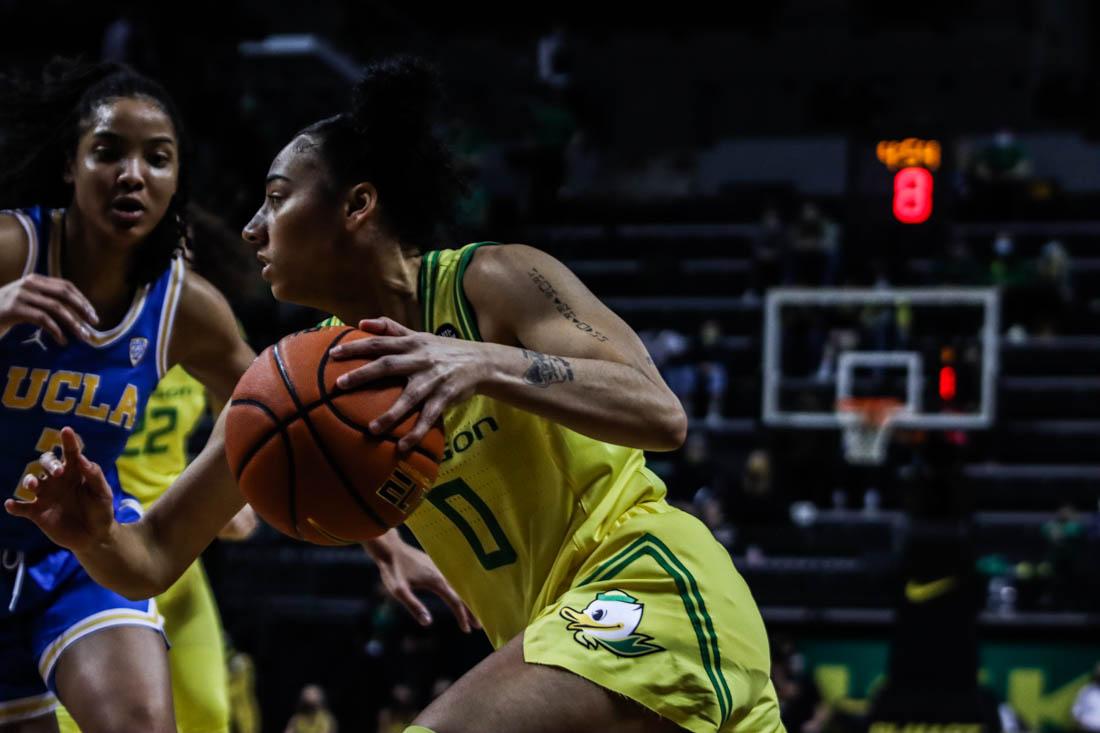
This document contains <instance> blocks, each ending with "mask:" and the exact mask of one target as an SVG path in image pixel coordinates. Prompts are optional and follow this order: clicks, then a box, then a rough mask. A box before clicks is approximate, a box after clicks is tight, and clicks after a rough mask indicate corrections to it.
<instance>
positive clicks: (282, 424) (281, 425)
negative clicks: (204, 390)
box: [229, 397, 442, 463]
mask: <svg viewBox="0 0 1100 733" xmlns="http://www.w3.org/2000/svg"><path fill="white" fill-rule="evenodd" d="M238 404H240V405H251V404H256V405H262V404H263V403H262V402H257V401H255V400H250V399H248V398H243V397H242V398H238V399H235V400H233V401H232V402H230V403H229V406H230V407H233V406H234V405H238ZM323 406H327V407H329V409H331V408H332V406H331V405H328V403H326V402H325V401H324V400H317V401H316V402H310V403H309V404H308V405H305V406H303V407H302V414H305V413H309V412H313V411H314V410H316V409H317V408H318V407H323ZM272 419H275V416H274V414H272ZM299 419H301V415H295V416H294V417H289V418H286V419H283V420H276V422H275V427H273V428H271V430H269V431H267V433H265V434H264V435H263V436H262V437H261V438H260V440H259V441H257V446H256V450H255V451H253V452H252V454H255V452H256V451H258V450H259V449H260V448H262V447H263V446H264V444H265V443H267V441H269V440H271V439H272V438H274V437H275V436H276V435H278V434H279V433H280V432H282V431H283V430H284V429H285V428H288V427H290V425H291V423H293V422H294V421H295V420H299ZM342 422H344V424H345V425H347V426H348V427H351V428H354V429H355V430H358V431H359V432H360V433H362V434H363V435H366V436H367V437H370V438H374V439H376V440H385V441H389V442H391V443H397V442H399V441H400V440H401V438H399V437H397V436H396V435H394V434H393V433H383V434H382V435H375V434H374V433H371V432H369V431H363V430H362V429H361V428H359V427H358V426H357V425H356V424H355V423H350V422H347V421H342ZM411 450H413V451H415V452H417V453H419V454H420V455H422V456H424V457H425V458H430V459H432V460H433V461H434V462H436V463H441V462H442V460H441V459H440V458H439V456H437V455H435V454H434V453H432V452H431V451H430V450H428V449H426V448H423V447H421V446H419V445H414V446H413V447H412V449H411ZM250 457H251V456H250Z"/></svg>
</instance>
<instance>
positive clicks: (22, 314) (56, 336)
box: [15, 304, 69, 346]
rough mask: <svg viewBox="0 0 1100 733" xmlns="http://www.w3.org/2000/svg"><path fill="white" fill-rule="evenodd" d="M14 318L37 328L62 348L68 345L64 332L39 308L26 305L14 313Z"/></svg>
mask: <svg viewBox="0 0 1100 733" xmlns="http://www.w3.org/2000/svg"><path fill="white" fill-rule="evenodd" d="M15 315H16V318H17V319H18V320H20V321H23V322H24V323H30V324H33V325H35V326H38V327H39V328H41V329H42V330H44V331H45V332H46V333H48V334H50V336H52V337H53V340H54V341H56V342H57V343H59V344H61V345H62V346H66V345H67V344H68V343H69V339H67V338H66V337H65V333H64V331H62V330H61V327H60V326H58V325H57V322H56V321H54V319H53V318H51V317H50V314H49V313H47V312H46V311H44V310H42V309H41V308H35V307H34V306H32V305H30V304H26V305H24V306H23V307H21V308H19V309H18V310H17V312H16V314H15Z"/></svg>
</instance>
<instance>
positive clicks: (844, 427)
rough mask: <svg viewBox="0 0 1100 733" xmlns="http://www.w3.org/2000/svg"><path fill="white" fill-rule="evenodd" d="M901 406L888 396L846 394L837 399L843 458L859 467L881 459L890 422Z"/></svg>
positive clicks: (881, 460)
mask: <svg viewBox="0 0 1100 733" xmlns="http://www.w3.org/2000/svg"><path fill="white" fill-rule="evenodd" d="M902 406H903V405H902V401H901V400H896V399H893V398H892V397H849V398H847V399H844V400H840V401H839V402H837V406H836V409H837V415H838V416H839V417H840V421H841V431H842V438H843V446H844V459H845V460H846V461H848V463H853V464H857V465H861V466H876V465H879V464H881V463H882V462H883V461H885V460H886V448H887V446H888V445H889V443H890V433H891V432H892V429H893V427H892V423H893V421H894V418H895V417H896V416H897V414H898V413H899V412H900V411H901V408H902Z"/></svg>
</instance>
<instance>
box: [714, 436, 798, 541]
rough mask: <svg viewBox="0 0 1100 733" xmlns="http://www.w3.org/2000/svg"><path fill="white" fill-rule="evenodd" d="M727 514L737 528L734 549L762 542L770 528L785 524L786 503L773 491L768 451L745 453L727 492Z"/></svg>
mask: <svg viewBox="0 0 1100 733" xmlns="http://www.w3.org/2000/svg"><path fill="white" fill-rule="evenodd" d="M727 501H728V506H729V512H730V517H731V518H732V520H733V523H734V525H735V526H736V527H737V543H738V549H747V548H748V547H749V546H757V547H758V549H759V546H763V545H766V542H767V539H768V537H769V534H770V532H771V530H772V528H774V527H777V526H779V525H784V524H786V523H787V518H788V516H789V508H788V506H787V504H788V502H787V501H786V499H785V498H784V497H783V496H782V495H781V494H780V492H779V491H777V490H776V482H775V476H774V471H773V464H772V457H771V453H769V452H768V451H766V450H763V449H757V450H754V451H752V452H751V453H749V454H748V456H747V457H746V459H745V465H744V468H743V469H742V471H741V480H740V482H739V484H738V485H737V486H736V487H733V488H732V490H731V491H730V492H729V497H728V500H727Z"/></svg>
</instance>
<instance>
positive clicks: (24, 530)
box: [0, 207, 185, 553]
mask: <svg viewBox="0 0 1100 733" xmlns="http://www.w3.org/2000/svg"><path fill="white" fill-rule="evenodd" d="M6 213H8V214H13V215H14V216H16V218H17V219H18V220H19V221H20V222H21V223H22V224H23V227H24V229H26V231H27V235H28V237H29V238H30V252H29V256H28V258H27V265H26V268H25V269H24V273H23V274H24V275H28V274H30V273H32V272H38V273H40V274H44V275H52V276H55V277H60V276H61V268H60V264H61V241H60V239H61V238H60V234H59V231H60V217H61V216H62V215H63V214H64V212H63V210H49V209H45V208H42V207H34V208H31V209H24V210H19V211H10V212H6ZM184 272H185V265H184V263H183V260H182V259H180V258H176V259H175V260H174V261H173V262H172V265H171V266H170V267H169V268H168V269H166V270H165V272H163V273H162V274H161V275H160V277H158V278H157V279H156V280H155V281H153V282H152V283H150V284H149V285H146V286H143V287H142V288H140V289H139V290H138V291H137V293H136V294H135V296H134V301H133V303H132V304H131V305H130V310H129V311H128V312H127V313H126V316H125V317H124V318H123V319H122V321H121V322H120V323H119V324H118V325H117V326H115V327H114V328H112V329H110V330H109V331H95V330H93V331H92V333H91V337H90V338H88V339H87V340H85V339H83V338H81V337H79V336H76V335H72V334H66V335H67V336H68V337H69V343H68V345H67V346H60V345H59V344H57V343H56V342H55V341H54V340H53V338H52V337H51V336H50V335H49V334H48V333H47V332H45V331H43V330H42V329H41V328H39V327H37V326H35V325H32V324H26V323H21V324H18V325H16V326H13V327H12V328H11V329H10V330H9V331H8V332H7V333H4V334H2V335H0V386H2V387H3V392H2V396H0V405H2V408H0V435H2V436H3V440H0V495H3V496H4V497H6V496H8V495H12V494H15V495H17V496H19V492H20V491H21V489H20V483H21V481H22V478H23V476H24V475H25V474H26V473H27V472H29V471H35V472H37V471H40V470H41V469H40V467H39V466H38V464H37V462H36V461H37V458H38V457H39V456H40V455H41V454H42V453H44V452H45V451H48V450H52V449H53V448H54V447H56V446H58V445H60V431H61V428H63V427H65V426H66V425H67V426H70V427H72V428H73V430H75V431H76V432H77V434H78V435H79V436H80V438H81V439H82V440H83V442H84V454H85V455H86V456H87V457H88V458H89V459H90V460H93V461H95V462H96V463H98V464H99V465H100V466H101V467H102V468H103V472H104V474H105V475H106V477H107V480H108V481H109V482H110V484H111V486H112V488H113V489H114V496H115V512H116V514H117V515H119V516H120V517H122V516H124V515H126V514H127V513H130V514H131V516H132V513H133V511H134V509H138V508H139V505H137V502H135V501H134V500H133V499H131V498H129V497H128V496H127V495H126V494H124V493H123V492H122V490H121V489H120V488H119V482H118V475H117V473H116V471H115V459H117V458H118V457H119V455H121V454H122V451H123V449H124V448H125V446H126V440H127V439H128V438H129V437H130V433H131V432H132V431H133V429H134V425H135V423H136V422H137V421H138V419H139V418H140V416H141V415H143V414H144V412H145V403H146V401H147V400H148V397H149V395H150V394H152V392H153V389H154V388H155V387H156V384H157V382H158V381H159V379H160V378H161V376H162V375H163V374H164V373H165V372H166V371H167V366H168V364H167V350H168V341H169V335H170V334H171V332H172V323H173V320H174V318H175V312H176V308H177V305H178V303H179V297H180V290H181V286H182V284H183V277H184ZM5 484H6V485H5ZM24 498H25V497H24ZM0 548H10V549H14V550H23V551H27V552H30V553H37V552H44V551H48V550H50V549H54V548H55V546H54V545H53V544H52V543H50V541H49V540H48V539H46V537H45V535H43V534H42V533H41V532H40V531H39V530H38V528H37V527H35V526H34V525H33V524H32V523H31V522H29V521H27V520H25V519H19V518H16V517H12V516H10V515H9V514H7V512H2V511H0Z"/></svg>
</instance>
